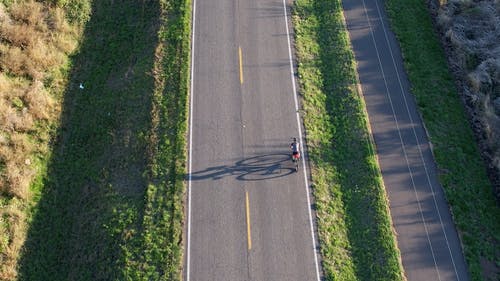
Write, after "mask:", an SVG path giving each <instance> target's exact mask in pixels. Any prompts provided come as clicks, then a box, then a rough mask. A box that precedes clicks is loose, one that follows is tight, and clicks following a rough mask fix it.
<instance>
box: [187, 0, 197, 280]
mask: <svg viewBox="0 0 500 281" xmlns="http://www.w3.org/2000/svg"><path fill="white" fill-rule="evenodd" d="M192 9H193V11H192V14H191V26H192V28H191V30H192V32H191V77H190V78H189V79H190V80H191V81H190V93H189V94H190V99H189V159H188V161H189V164H188V167H189V168H188V215H187V216H188V218H187V219H188V221H187V250H186V252H187V253H186V281H189V273H190V272H189V265H190V260H191V255H190V253H191V172H192V159H193V80H194V33H195V26H196V0H193V4H192Z"/></svg>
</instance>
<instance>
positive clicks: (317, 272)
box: [283, 0, 321, 281]
mask: <svg viewBox="0 0 500 281" xmlns="http://www.w3.org/2000/svg"><path fill="white" fill-rule="evenodd" d="M283 11H284V13H285V27H286V38H287V43H288V58H289V61H290V78H291V79H292V88H293V98H294V101H295V117H296V119H297V127H298V130H299V143H300V147H301V148H302V149H304V146H303V144H302V129H301V126H300V114H299V103H298V101H297V95H298V93H297V87H296V85H295V77H294V72H293V61H292V47H291V43H290V31H289V29H288V13H287V9H286V0H283ZM302 170H303V172H304V184H305V191H306V195H307V196H306V197H307V210H308V213H309V226H310V228H311V238H312V243H313V248H312V250H313V254H314V264H315V267H316V279H317V280H318V281H320V280H321V279H320V275H319V266H318V253H317V252H316V238H315V237H314V226H313V221H312V213H311V199H310V196H309V182H308V180H307V170H306V163H305V161H302Z"/></svg>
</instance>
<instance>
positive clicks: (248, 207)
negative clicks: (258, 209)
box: [245, 191, 252, 250]
mask: <svg viewBox="0 0 500 281" xmlns="http://www.w3.org/2000/svg"><path fill="white" fill-rule="evenodd" d="M245 199H246V210H247V238H248V250H251V249H252V234H251V233H252V232H251V231H250V203H249V200H248V191H245Z"/></svg>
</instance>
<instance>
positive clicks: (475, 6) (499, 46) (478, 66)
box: [428, 0, 500, 202]
mask: <svg viewBox="0 0 500 281" xmlns="http://www.w3.org/2000/svg"><path fill="white" fill-rule="evenodd" d="M428 4H429V8H430V10H431V14H432V15H433V19H434V23H435V26H436V27H437V30H438V31H439V34H440V35H441V41H442V43H443V45H444V48H445V51H446V55H447V59H448V63H449V66H450V69H451V70H452V72H453V74H454V76H455V80H456V84H457V86H458V87H457V88H458V89H459V92H460V95H461V98H462V100H463V102H464V105H465V108H466V110H467V113H468V117H469V120H470V122H471V125H472V127H473V130H474V134H475V136H476V140H477V142H478V146H479V148H480V150H481V154H482V157H483V159H484V161H485V163H486V165H487V167H488V176H489V178H490V180H491V182H492V185H493V187H494V190H493V192H494V193H495V195H496V197H497V200H498V202H500V0H428Z"/></svg>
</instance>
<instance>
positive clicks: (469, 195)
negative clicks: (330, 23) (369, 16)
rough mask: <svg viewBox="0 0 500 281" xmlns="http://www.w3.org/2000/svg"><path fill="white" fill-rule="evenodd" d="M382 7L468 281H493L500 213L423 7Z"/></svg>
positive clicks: (394, 0)
mask: <svg viewBox="0 0 500 281" xmlns="http://www.w3.org/2000/svg"><path fill="white" fill-rule="evenodd" d="M386 8H387V11H388V14H389V18H390V20H391V25H392V29H393V30H394V32H395V33H396V36H397V38H398V39H399V42H400V45H401V49H402V52H403V57H404V64H405V68H406V71H407V72H408V76H409V79H410V81H411V84H412V89H411V90H412V93H413V94H414V96H415V98H416V100H417V103H418V106H419V109H420V112H421V114H422V117H423V119H424V122H425V125H426V127H427V132H428V135H429V138H430V141H431V142H432V145H433V152H434V156H435V159H436V162H437V166H438V168H439V171H440V173H439V179H440V182H441V184H442V185H443V187H444V190H445V193H446V198H447V200H448V203H449V205H450V207H451V211H452V214H453V218H454V220H455V224H456V225H457V227H458V230H459V234H460V237H461V240H462V246H463V250H464V253H465V258H466V260H467V264H468V266H469V272H470V274H471V276H472V280H487V278H493V279H491V280H498V278H499V277H500V209H499V208H498V206H497V205H496V202H495V199H494V197H493V189H492V186H491V183H490V182H489V181H488V177H487V175H486V169H485V166H484V163H483V161H482V159H481V158H480V154H479V151H478V148H477V144H476V142H475V140H474V136H473V133H472V129H471V128H470V125H469V122H468V121H467V118H466V115H465V111H464V107H463V104H462V103H461V101H460V99H459V96H458V95H457V89H456V87H455V85H454V81H453V77H452V76H451V74H450V71H449V69H448V66H447V62H446V59H445V54H444V52H443V49H442V47H441V45H440V43H439V39H438V37H437V36H436V32H435V30H434V28H433V25H432V21H431V17H430V14H429V11H428V10H427V7H426V2H425V1H420V0H405V1H398V0H388V1H386ZM495 269H496V270H495ZM495 271H496V273H495ZM488 272H489V273H488Z"/></svg>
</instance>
